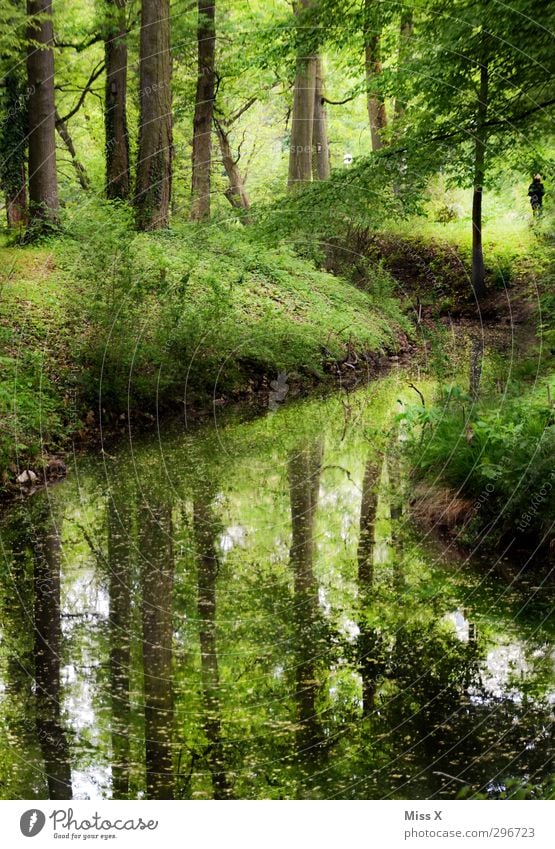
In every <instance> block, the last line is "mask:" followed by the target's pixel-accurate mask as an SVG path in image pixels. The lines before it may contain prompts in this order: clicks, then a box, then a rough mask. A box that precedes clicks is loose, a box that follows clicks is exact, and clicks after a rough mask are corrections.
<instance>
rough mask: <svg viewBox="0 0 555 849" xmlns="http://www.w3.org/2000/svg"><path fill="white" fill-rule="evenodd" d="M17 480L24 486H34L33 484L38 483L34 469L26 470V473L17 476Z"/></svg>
mask: <svg viewBox="0 0 555 849" xmlns="http://www.w3.org/2000/svg"><path fill="white" fill-rule="evenodd" d="M16 480H17V482H18V483H20V484H22V485H23V486H33V484H35V483H36V482H37V476H36V474H35V473H34V472H33V470H32V469H25V471H24V472H21V474H20V475H18V476H17V478H16Z"/></svg>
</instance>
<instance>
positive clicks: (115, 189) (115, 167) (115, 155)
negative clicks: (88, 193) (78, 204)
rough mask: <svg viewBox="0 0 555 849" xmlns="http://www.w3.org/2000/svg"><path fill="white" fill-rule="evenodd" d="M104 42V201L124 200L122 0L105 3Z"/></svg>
mask: <svg viewBox="0 0 555 849" xmlns="http://www.w3.org/2000/svg"><path fill="white" fill-rule="evenodd" d="M107 6H108V20H107V32H106V36H105V41H104V55H105V61H106V94H105V104H104V125H105V133H106V197H108V198H112V199H114V198H119V199H121V200H125V199H126V198H128V197H129V192H130V182H131V181H130V173H129V137H128V133H127V26H126V21H125V7H126V0H107Z"/></svg>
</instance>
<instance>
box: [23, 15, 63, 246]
mask: <svg viewBox="0 0 555 849" xmlns="http://www.w3.org/2000/svg"><path fill="white" fill-rule="evenodd" d="M27 14H28V15H30V16H34V20H31V21H30V23H29V26H28V28H27V38H28V40H29V42H39V43H40V45H41V47H40V48H37V47H35V46H34V45H33V44H32V43H29V45H28V49H27V77H28V84H29V91H30V96H29V102H28V115H29V223H30V224H31V225H32V226H33V227H35V229H36V230H39V231H40V230H44V229H48V227H49V226H52V225H54V226H55V225H56V223H57V220H58V178H57V174H56V107H55V103H54V52H53V50H52V44H53V42H54V33H53V27H52V2H51V0H27ZM36 16H40V18H39V20H37V19H36ZM42 45H45V46H44V47H42Z"/></svg>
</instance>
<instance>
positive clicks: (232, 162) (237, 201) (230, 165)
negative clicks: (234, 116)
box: [214, 118, 250, 220]
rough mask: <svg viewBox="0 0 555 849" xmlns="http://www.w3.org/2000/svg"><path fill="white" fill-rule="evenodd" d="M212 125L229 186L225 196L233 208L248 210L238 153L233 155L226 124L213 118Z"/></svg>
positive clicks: (247, 199) (248, 201) (248, 205)
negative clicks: (214, 128)
mask: <svg viewBox="0 0 555 849" xmlns="http://www.w3.org/2000/svg"><path fill="white" fill-rule="evenodd" d="M214 126H215V127H216V135H217V136H218V141H219V143H220V152H221V154H222V163H223V166H224V168H225V172H226V174H227V178H228V180H229V188H228V189H227V190H226V192H225V196H226V198H227V199H228V201H229V202H230V204H231V205H232V206H233V207H235V209H242V210H244V211H245V212H248V211H249V209H250V200H249V196H248V194H247V190H246V188H245V179H244V177H243V175H242V174H241V171H240V170H239V154H238V155H237V157H235V156H234V155H233V151H232V149H231V144H230V141H229V132H228V125H227V126H226V125H224V124H223V123H222V122H221V121H219V120H218V119H217V118H215V119H214ZM244 220H248V218H247V217H245V219H244Z"/></svg>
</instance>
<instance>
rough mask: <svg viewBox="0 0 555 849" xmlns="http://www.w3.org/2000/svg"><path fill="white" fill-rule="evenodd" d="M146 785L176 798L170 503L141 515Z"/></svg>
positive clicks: (152, 793)
mask: <svg viewBox="0 0 555 849" xmlns="http://www.w3.org/2000/svg"><path fill="white" fill-rule="evenodd" d="M140 525H141V540H140V542H141V552H142V555H143V563H142V568H141V586H142V623H143V682H144V704H145V737H146V783H147V797H148V798H149V799H173V783H174V780H173V757H172V749H173V669H172V657H173V652H172V639H173V629H172V614H173V573H174V561H173V546H172V522H171V509H170V507H169V505H165V504H164V505H157V504H146V505H145V507H144V510H143V513H142V515H141V517H140Z"/></svg>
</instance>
